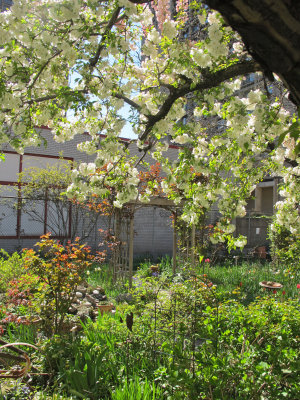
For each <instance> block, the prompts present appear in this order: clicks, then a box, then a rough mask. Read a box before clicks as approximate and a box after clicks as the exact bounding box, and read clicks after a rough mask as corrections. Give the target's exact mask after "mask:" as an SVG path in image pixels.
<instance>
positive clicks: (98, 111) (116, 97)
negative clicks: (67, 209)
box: [0, 0, 300, 247]
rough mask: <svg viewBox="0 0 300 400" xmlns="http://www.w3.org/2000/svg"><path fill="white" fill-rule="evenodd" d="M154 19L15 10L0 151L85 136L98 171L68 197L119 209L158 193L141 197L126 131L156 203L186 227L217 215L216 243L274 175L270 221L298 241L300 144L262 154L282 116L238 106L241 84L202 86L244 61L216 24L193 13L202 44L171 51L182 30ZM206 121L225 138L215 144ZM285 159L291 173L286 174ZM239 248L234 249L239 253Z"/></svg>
mask: <svg viewBox="0 0 300 400" xmlns="http://www.w3.org/2000/svg"><path fill="white" fill-rule="evenodd" d="M159 13H160V14H161V16H162V18H163V20H161V21H160V22H161V23H160V25H159V27H160V28H159V29H156V28H155V26H154V25H153V15H152V13H151V11H150V8H149V7H147V6H145V5H143V6H142V5H137V4H134V3H132V2H130V1H129V0H115V1H111V2H101V1H99V0H89V1H86V0H72V1H71V0H56V1H50V0H41V1H38V2H34V3H33V2H28V0H16V1H14V6H13V7H12V9H11V10H10V11H7V12H4V13H2V14H0V76H1V85H0V99H1V105H0V142H1V143H7V142H9V143H10V144H11V146H12V147H14V148H15V149H16V150H17V151H19V152H22V151H23V150H24V147H25V146H29V145H38V144H39V143H40V140H41V139H40V137H39V135H38V133H36V131H35V130H34V127H36V126H42V125H47V126H48V127H50V128H51V129H52V131H53V134H54V137H55V139H56V140H57V141H58V142H63V141H66V140H70V139H72V138H73V137H74V136H75V135H78V134H83V133H85V132H88V133H89V136H88V137H87V141H86V142H85V143H81V144H80V145H79V146H78V148H79V150H80V151H84V152H86V153H88V154H90V155H95V160H94V162H93V163H88V164H85V163H82V164H81V165H79V167H78V169H77V170H74V171H73V174H72V175H73V184H72V185H71V186H70V187H69V189H68V195H69V196H70V197H73V196H77V197H79V198H85V197H87V196H89V195H90V194H96V195H98V196H100V197H106V196H109V197H110V198H112V199H113V204H114V206H115V207H122V206H123V205H124V204H125V203H128V202H130V201H135V200H137V199H139V200H141V201H145V202H147V201H149V199H150V197H151V196H152V194H153V190H154V189H155V190H158V185H157V184H156V185H155V184H153V183H151V185H152V186H151V185H150V184H149V186H148V187H147V188H146V189H145V191H144V192H143V193H142V194H141V193H140V192H139V185H140V180H139V172H138V168H137V163H138V157H136V156H134V157H133V156H132V155H131V153H130V152H129V151H128V149H127V147H128V146H127V147H126V143H125V144H124V142H122V141H120V133H121V130H122V128H123V127H124V124H125V122H126V120H127V123H131V124H132V126H133V129H134V131H135V133H136V134H138V135H140V139H139V140H138V141H137V143H136V145H137V147H138V148H139V149H140V150H143V149H144V148H147V146H148V145H149V143H150V146H149V147H151V154H152V158H153V159H154V160H156V161H158V162H159V163H160V165H161V168H162V171H163V174H164V179H163V181H162V183H161V185H160V188H161V190H162V193H163V195H164V196H166V197H168V198H169V199H171V200H173V201H174V203H175V204H184V206H183V215H182V219H183V220H184V221H185V222H186V223H187V224H194V223H197V221H198V219H199V216H200V215H201V214H202V213H203V212H204V211H205V210H208V209H209V208H210V207H211V206H212V205H213V204H214V203H218V208H219V211H220V213H221V220H220V222H219V224H218V226H217V228H218V229H217V231H216V233H215V235H214V236H213V237H212V240H213V241H224V240H225V238H226V237H228V236H230V235H232V233H233V230H234V226H233V224H232V219H233V218H235V217H238V216H243V215H245V204H246V199H247V197H249V196H250V194H251V192H252V191H253V190H254V188H255V186H256V185H257V183H258V182H259V181H260V180H261V179H262V178H263V176H264V175H265V174H266V173H269V172H270V170H273V171H274V174H277V175H280V176H282V177H283V180H284V185H283V187H282V191H281V193H280V194H281V199H280V201H279V202H278V203H277V209H278V212H277V221H278V223H280V224H282V225H284V226H285V227H286V228H287V229H290V230H291V231H292V232H293V233H295V232H299V208H298V205H297V204H299V193H300V190H299V158H297V157H296V155H295V152H294V149H295V146H296V145H297V143H298V142H299V138H298V139H297V140H298V142H297V140H296V139H295V138H293V137H291V136H289V135H288V134H287V135H286V137H285V140H284V141H283V143H282V144H280V146H278V147H277V148H276V146H275V150H272V151H271V150H269V144H270V143H271V144H274V143H275V144H276V142H277V141H278V138H279V137H282V135H284V134H285V132H286V131H287V130H288V129H289V126H290V125H291V121H290V116H289V115H288V113H287V112H286V111H285V110H284V109H282V108H281V105H280V104H279V103H274V104H270V103H269V102H268V99H267V98H266V96H264V94H263V93H262V92H261V91H260V90H258V89H257V90H253V91H250V92H249V93H248V94H247V95H246V96H245V97H244V98H242V97H239V96H238V95H237V91H238V90H239V88H240V85H241V77H240V76H238V75H233V76H232V78H230V79H228V80H226V81H223V82H221V83H218V84H216V85H214V84H213V83H210V82H213V79H211V81H210V80H209V79H207V76H208V75H209V76H211V77H212V78H213V77H214V74H215V73H220V71H221V72H222V71H223V70H224V71H225V70H226V69H230V67H231V66H232V65H234V64H235V63H238V61H239V57H241V58H240V59H241V60H243V61H245V60H247V59H246V58H245V57H244V50H243V49H244V47H243V45H242V43H241V42H240V41H239V40H238V38H237V36H236V34H234V33H232V32H231V31H230V30H229V28H228V27H224V26H223V24H222V19H221V18H220V16H219V15H218V14H217V13H215V12H213V13H208V12H207V11H206V9H202V10H200V11H199V19H200V23H201V26H202V28H203V29H205V35H204V38H203V40H200V39H199V41H197V42H192V41H191V40H189V38H187V39H186V40H178V38H179V36H180V29H181V27H182V25H183V22H182V20H178V21H176V20H175V21H173V20H171V19H170V18H167V17H166V15H165V10H163V8H159ZM232 43H233V44H232ZM243 57H244V58H243ZM248 59H249V57H248ZM210 84H211V86H210ZM201 85H202V86H201ZM179 89H180V90H182V91H181V92H179V91H178V90H179ZM174 93H175V94H174ZM172 94H174V96H175V97H174V98H173V99H172ZM187 95H191V96H194V97H193V99H194V100H193V101H195V107H194V117H193V119H192V120H191V121H187V123H186V124H184V123H183V122H182V118H183V117H184V116H185V114H186V104H187V100H186V98H187ZM124 104H127V105H128V106H129V107H131V112H130V113H128V116H124V113H123V112H122V108H123V106H124ZM165 110H166V112H165ZM210 119H215V120H217V121H218V122H220V123H222V125H221V126H222V127H224V129H223V130H221V131H218V129H215V131H213V132H211V131H212V129H210V127H209V126H207V125H205V123H206V122H205V121H209V120H210ZM100 135H101V136H100ZM169 139H170V140H171V142H172V143H174V144H176V145H179V151H178V159H177V160H175V161H174V160H170V159H169V158H168V153H167V152H166V150H167V149H168V140H169ZM286 159H290V160H292V161H293V162H294V164H295V165H296V166H287V165H283V164H284V162H285V160H286ZM244 244H245V240H244V238H236V240H235V245H236V246H241V247H242V246H244Z"/></svg>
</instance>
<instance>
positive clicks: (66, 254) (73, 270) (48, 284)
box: [25, 233, 96, 333]
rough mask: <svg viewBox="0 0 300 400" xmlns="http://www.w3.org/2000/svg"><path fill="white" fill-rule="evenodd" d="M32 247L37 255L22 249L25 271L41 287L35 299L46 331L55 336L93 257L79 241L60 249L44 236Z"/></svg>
mask: <svg viewBox="0 0 300 400" xmlns="http://www.w3.org/2000/svg"><path fill="white" fill-rule="evenodd" d="M36 246H37V247H38V251H37V252H36V251H34V250H33V249H29V250H25V253H26V254H25V256H26V257H25V258H26V261H27V263H26V268H27V269H28V270H29V271H31V272H33V273H34V274H36V275H37V276H38V277H39V279H40V281H41V282H43V283H44V284H45V287H44V289H43V291H42V292H40V296H39V297H38V298H37V300H38V301H39V303H40V307H41V315H42V318H43V320H44V322H45V328H46V331H47V332H49V333H52V331H54V332H55V333H57V332H59V331H60V330H61V328H62V326H63V322H64V319H65V316H66V314H67V312H68V309H69V307H70V305H71V303H72V301H73V300H74V297H75V292H76V288H77V286H78V285H79V284H80V283H82V282H83V280H84V275H85V272H86V271H87V269H88V268H89V267H90V265H91V264H92V262H93V261H96V257H95V256H93V255H91V251H90V248H88V247H86V246H84V245H80V244H79V238H76V240H75V242H74V243H68V244H67V245H66V246H63V245H62V244H60V243H59V242H58V241H56V240H54V239H51V237H50V234H49V233H47V234H46V235H44V236H42V237H41V241H40V242H38V243H36Z"/></svg>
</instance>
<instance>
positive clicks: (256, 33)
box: [204, 0, 300, 107]
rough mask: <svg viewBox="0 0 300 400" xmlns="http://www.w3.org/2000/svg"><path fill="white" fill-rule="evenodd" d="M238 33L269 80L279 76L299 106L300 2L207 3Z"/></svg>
mask: <svg viewBox="0 0 300 400" xmlns="http://www.w3.org/2000/svg"><path fill="white" fill-rule="evenodd" d="M204 2H205V3H206V4H207V5H208V6H209V7H211V8H212V9H215V10H217V11H219V12H220V13H221V14H222V16H223V18H224V19H225V21H226V22H227V23H228V24H229V25H230V26H231V27H232V28H233V29H234V30H235V31H237V32H238V33H239V34H240V35H241V37H242V40H243V42H244V43H245V45H246V47H247V48H248V50H249V52H250V54H251V55H252V56H253V58H254V59H255V60H256V61H257V62H259V63H260V64H261V66H262V67H263V69H264V71H265V73H266V75H267V76H268V78H271V79H272V73H273V72H274V73H276V74H277V75H279V76H280V78H281V79H282V81H283V82H284V84H285V86H286V87H287V88H288V89H289V91H290V100H292V101H293V102H294V103H295V104H296V105H297V106H298V107H299V106H300V1H299V0H204Z"/></svg>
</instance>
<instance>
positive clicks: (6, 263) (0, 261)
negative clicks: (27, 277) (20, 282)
mask: <svg viewBox="0 0 300 400" xmlns="http://www.w3.org/2000/svg"><path fill="white" fill-rule="evenodd" d="M24 258H25V257H24V255H23V253H22V254H18V253H17V252H15V253H13V254H12V255H9V254H8V253H7V252H6V251H5V250H3V249H1V253H0V292H6V290H7V288H8V283H9V282H10V281H11V280H12V279H14V278H18V277H20V276H21V275H22V274H23V273H24V261H25V260H24Z"/></svg>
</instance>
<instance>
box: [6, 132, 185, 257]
mask: <svg viewBox="0 0 300 400" xmlns="http://www.w3.org/2000/svg"><path fill="white" fill-rule="evenodd" d="M41 133H42V136H43V137H45V138H46V140H47V142H48V144H47V147H44V146H41V147H29V148H27V149H26V151H25V153H24V155H19V154H17V153H15V152H13V150H12V149H11V148H10V147H9V146H8V145H7V146H5V147H4V148H3V149H2V150H3V151H4V153H6V160H5V162H2V163H0V184H1V188H0V248H4V249H5V250H7V251H9V252H13V251H15V250H20V249H21V248H25V247H32V246H33V245H34V243H36V242H37V241H38V239H39V236H40V235H42V234H44V233H46V231H45V227H44V224H43V223H39V222H36V221H33V220H32V218H30V217H29V216H28V215H27V214H26V213H24V212H23V211H21V210H19V211H18V210H17V209H16V208H17V207H16V206H17V205H18V201H20V198H19V192H18V189H19V186H18V185H17V181H18V173H19V172H22V171H24V170H26V168H28V167H31V166H36V167H42V168H44V167H45V168H46V167H47V165H53V164H55V163H57V162H59V163H61V164H63V163H65V162H68V161H74V162H92V161H93V159H94V156H89V155H87V154H86V153H82V152H80V151H78V150H77V144H78V143H80V142H82V141H85V140H89V136H88V135H86V134H84V135H77V136H76V137H75V138H74V139H73V140H72V141H69V142H65V143H57V142H55V141H54V140H53V137H52V134H51V131H50V130H49V129H47V128H43V129H41ZM129 149H130V151H131V154H132V155H139V152H138V149H137V146H136V145H135V144H134V143H133V144H131V145H130V147H129ZM177 152H178V150H177V148H176V147H175V146H171V148H170V149H169V150H168V153H167V156H168V157H169V158H170V159H171V160H175V159H176V158H177ZM146 161H148V162H150V163H155V160H153V159H151V156H150V155H147V157H146ZM7 202H8V203H9V204H7ZM13 205H14V206H15V207H13ZM36 207H39V209H40V214H41V215H42V216H45V215H46V214H47V205H46V203H45V202H43V201H39V202H38V203H37V206H36ZM66 212H68V211H67V210H66ZM71 220H74V212H73V215H72V217H71ZM76 228H77V232H76V235H77V236H80V237H85V239H86V242H87V243H88V244H89V245H90V246H91V247H93V248H94V249H95V250H99V246H98V245H99V243H100V242H101V240H102V239H101V236H100V234H99V231H98V230H99V229H100V228H101V229H107V228H108V223H107V220H106V219H105V218H99V219H98V221H97V223H96V224H95V226H94V228H93V230H92V232H91V233H90V234H89V235H88V236H86V235H87V231H88V229H87V221H85V223H84V222H83V221H81V222H80V223H78V224H77V226H76ZM134 230H135V244H134V246H135V247H134V254H135V256H143V255H147V254H149V255H152V256H154V257H157V256H159V255H164V254H171V252H172V227H171V220H170V213H168V212H167V211H165V210H163V209H159V208H153V207H149V206H148V205H147V206H146V207H143V208H140V209H139V210H138V211H137V212H136V215H135V222H134Z"/></svg>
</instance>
